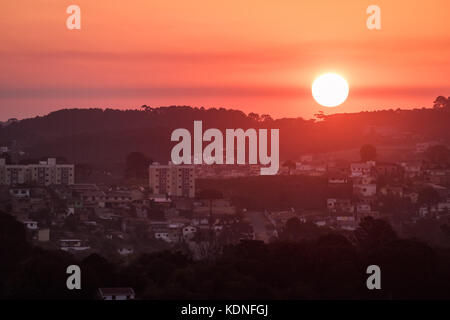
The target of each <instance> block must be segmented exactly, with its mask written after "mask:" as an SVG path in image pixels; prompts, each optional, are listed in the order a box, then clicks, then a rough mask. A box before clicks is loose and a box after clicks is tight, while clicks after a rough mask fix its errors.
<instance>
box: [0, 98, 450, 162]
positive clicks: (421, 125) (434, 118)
mask: <svg viewBox="0 0 450 320" xmlns="http://www.w3.org/2000/svg"><path fill="white" fill-rule="evenodd" d="M194 120H202V121H203V128H204V130H205V129H207V128H219V129H221V130H224V129H226V128H244V129H246V128H278V129H280V157H281V159H295V158H297V157H298V156H299V155H301V154H304V153H310V152H331V151H339V150H345V149H352V148H358V147H359V146H361V145H362V144H363V143H374V144H377V145H402V146H408V145H411V146H412V145H414V143H415V142H418V141H423V140H443V141H444V142H446V141H448V140H449V139H450V131H449V130H448V123H449V120H450V110H449V109H448V108H441V109H415V110H386V111H377V112H361V113H353V114H334V115H329V116H324V115H318V119H313V120H304V119H302V118H295V119H294V118H290V119H288V118H284V119H277V120H272V119H271V118H270V117H268V116H261V117H260V116H258V115H256V114H249V115H246V114H244V113H243V112H241V111H237V110H226V109H207V110H206V109H203V108H200V109H199V108H191V107H187V106H180V107H175V106H172V107H161V108H156V109H149V110H147V111H144V110H112V109H106V110H101V109H63V110H59V111H56V112H52V113H50V114H48V115H46V116H43V117H35V118H30V119H25V120H21V121H18V122H15V123H12V124H10V125H9V126H7V127H3V128H0V145H8V146H11V145H12V144H15V145H16V148H17V149H20V150H23V151H25V152H26V153H27V155H28V156H29V157H35V158H37V157H45V156H62V157H66V158H67V159H68V160H69V161H72V162H76V163H80V162H91V163H101V162H111V163H115V162H121V161H123V160H124V158H125V156H126V154H128V153H129V152H132V151H140V152H143V153H145V154H147V155H148V156H149V157H151V158H153V159H156V160H159V161H167V160H168V159H169V157H170V150H171V147H172V146H173V143H172V142H170V134H171V132H172V131H173V130H174V129H176V128H187V129H189V130H191V131H192V128H193V121H194ZM14 141H15V143H14Z"/></svg>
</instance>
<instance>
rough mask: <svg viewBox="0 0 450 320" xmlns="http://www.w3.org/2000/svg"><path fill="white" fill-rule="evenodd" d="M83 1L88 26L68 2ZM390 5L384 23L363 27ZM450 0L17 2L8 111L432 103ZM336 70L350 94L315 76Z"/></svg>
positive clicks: (308, 111)
mask: <svg viewBox="0 0 450 320" xmlns="http://www.w3.org/2000/svg"><path fill="white" fill-rule="evenodd" d="M70 4H77V5H79V6H80V7H81V19H82V29H81V30H68V29H67V28H66V25H65V23H66V19H67V17H68V14H66V12H65V11H66V8H67V6H68V5H70ZM370 4H376V5H378V6H380V7H381V19H382V30H379V31H370V30H368V29H367V28H366V19H367V14H366V12H365V11H366V8H367V6H368V5H370ZM449 12H450V1H448V0H427V1H424V0H408V1H407V0H404V1H403V0H389V1H386V0H371V1H365V0H341V1H335V0H333V1H332V0H314V1H306V0H304V1H299V0H292V1H283V0H278V1H269V0H267V1H261V0H258V1H254V0H245V1H243V0H238V1H235V0H228V1H211V0H209V1H203V0H202V1H198V0H191V1H178V0H177V1H174V0H172V1H154V0H126V1H125V0H120V1H114V0H95V1H93V0H71V1H63V0H58V1H54V0H20V1H8V2H6V1H2V4H1V6H0V28H1V33H0V41H1V47H0V57H1V59H0V70H1V72H0V120H5V119H7V118H10V117H18V118H23V117H30V116H35V115H42V114H45V113H47V112H49V111H52V110H57V109H60V108H63V107H114V108H116V107H118V108H136V107H138V106H140V105H142V104H148V105H152V106H160V105H192V106H205V107H227V108H237V109H241V110H243V111H245V112H251V111H253V112H257V113H260V114H263V113H269V114H271V115H273V116H274V117H276V118H278V117H285V116H289V117H296V116H302V117H305V118H310V117H312V116H313V114H314V113H316V112H317V111H319V110H322V111H324V112H325V113H334V112H354V111H361V110H374V109H383V108H397V107H402V108H412V107H430V106H431V105H432V101H433V99H434V98H435V96H437V95H446V96H450V76H449V75H450V63H449V62H450V61H449V57H450V19H449V18H448V15H449ZM325 72H337V73H339V74H341V75H343V76H344V77H345V78H346V79H347V80H348V82H349V84H350V95H349V98H348V100H347V101H346V102H345V103H344V104H343V105H341V106H340V107H337V108H331V109H326V108H323V107H321V106H319V105H318V104H317V103H316V102H315V101H314V100H313V98H312V97H311V91H310V87H311V83H312V81H313V80H314V78H315V77H316V76H318V75H320V74H322V73H325Z"/></svg>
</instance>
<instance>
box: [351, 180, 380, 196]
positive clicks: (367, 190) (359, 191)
mask: <svg viewBox="0 0 450 320" xmlns="http://www.w3.org/2000/svg"><path fill="white" fill-rule="evenodd" d="M376 193H377V185H376V184H375V183H370V184H353V194H355V195H359V196H362V197H373V196H375V195H376Z"/></svg>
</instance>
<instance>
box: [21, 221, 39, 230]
mask: <svg viewBox="0 0 450 320" xmlns="http://www.w3.org/2000/svg"><path fill="white" fill-rule="evenodd" d="M22 223H23V224H24V225H25V227H26V228H27V229H28V230H37V229H38V223H37V221H23V222H22Z"/></svg>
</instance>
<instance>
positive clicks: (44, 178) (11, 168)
mask: <svg viewBox="0 0 450 320" xmlns="http://www.w3.org/2000/svg"><path fill="white" fill-rule="evenodd" d="M74 180H75V166H74V165H73V164H56V159H55V158H49V159H48V160H46V161H40V162H39V163H38V164H24V165H22V164H6V161H5V159H0V185H9V186H14V185H21V184H25V183H31V184H36V185H40V186H49V185H71V184H74Z"/></svg>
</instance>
